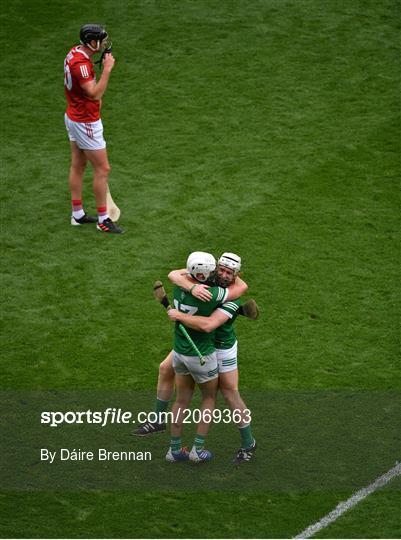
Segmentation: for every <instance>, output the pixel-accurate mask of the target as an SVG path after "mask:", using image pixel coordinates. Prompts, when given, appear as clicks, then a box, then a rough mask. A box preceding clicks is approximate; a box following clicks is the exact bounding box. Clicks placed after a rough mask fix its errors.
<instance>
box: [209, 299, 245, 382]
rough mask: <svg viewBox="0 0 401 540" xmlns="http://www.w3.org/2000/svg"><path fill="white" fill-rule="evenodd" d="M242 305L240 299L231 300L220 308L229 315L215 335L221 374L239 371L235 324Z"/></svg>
mask: <svg viewBox="0 0 401 540" xmlns="http://www.w3.org/2000/svg"><path fill="white" fill-rule="evenodd" d="M240 305H241V301H240V299H239V298H237V299H236V300H229V301H227V302H224V304H222V305H221V306H219V307H218V309H219V310H221V311H222V312H223V313H225V314H228V316H229V319H228V320H227V321H226V322H225V323H224V324H222V325H221V326H219V327H218V328H216V330H215V333H214V345H215V347H216V355H217V363H218V367H219V373H227V372H229V371H234V370H235V369H237V367H238V364H237V358H238V342H237V336H236V334H235V330H234V322H235V320H236V318H237V317H238V309H239V307H240Z"/></svg>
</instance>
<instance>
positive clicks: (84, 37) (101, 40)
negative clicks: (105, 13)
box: [79, 24, 111, 52]
mask: <svg viewBox="0 0 401 540" xmlns="http://www.w3.org/2000/svg"><path fill="white" fill-rule="evenodd" d="M79 39H80V41H81V43H82V45H84V46H85V47H88V49H90V50H91V51H93V52H99V51H101V50H103V49H106V48H107V47H110V45H111V42H110V41H109V35H108V33H107V31H106V29H105V28H104V27H103V26H101V25H100V24H84V25H83V26H81V29H80V31H79ZM92 41H96V47H95V48H94V47H93V46H92V45H91V42H92Z"/></svg>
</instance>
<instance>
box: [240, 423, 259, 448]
mask: <svg viewBox="0 0 401 540" xmlns="http://www.w3.org/2000/svg"><path fill="white" fill-rule="evenodd" d="M239 433H240V435H241V446H242V448H250V447H251V446H252V445H253V442H254V440H255V439H254V438H253V436H252V430H251V424H248V425H247V426H244V427H240V428H239Z"/></svg>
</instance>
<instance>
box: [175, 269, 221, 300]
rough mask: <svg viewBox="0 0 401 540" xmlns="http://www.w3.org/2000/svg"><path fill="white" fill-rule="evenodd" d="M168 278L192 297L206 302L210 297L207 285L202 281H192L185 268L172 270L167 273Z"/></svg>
mask: <svg viewBox="0 0 401 540" xmlns="http://www.w3.org/2000/svg"><path fill="white" fill-rule="evenodd" d="M168 279H169V280H170V281H171V283H173V284H174V285H177V287H180V289H183V290H184V291H187V292H190V293H191V294H192V296H193V297H194V298H198V300H202V302H208V301H209V300H210V299H211V298H212V295H211V293H210V292H209V287H208V286H207V285H203V284H202V283H194V281H193V280H192V279H191V278H190V277H189V275H188V272H187V270H186V269H185V268H184V269H182V270H172V271H171V272H170V273H169V275H168Z"/></svg>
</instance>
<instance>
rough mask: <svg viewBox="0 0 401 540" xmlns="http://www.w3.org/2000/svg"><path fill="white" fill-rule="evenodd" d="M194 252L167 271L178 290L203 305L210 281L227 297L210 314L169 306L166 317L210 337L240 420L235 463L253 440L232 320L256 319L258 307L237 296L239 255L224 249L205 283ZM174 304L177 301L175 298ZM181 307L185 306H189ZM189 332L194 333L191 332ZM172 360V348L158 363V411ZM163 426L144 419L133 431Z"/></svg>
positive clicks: (170, 384) (168, 388) (169, 383)
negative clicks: (240, 383) (180, 265)
mask: <svg viewBox="0 0 401 540" xmlns="http://www.w3.org/2000/svg"><path fill="white" fill-rule="evenodd" d="M197 253H199V252H195V253H194V254H192V255H191V256H190V257H189V259H188V264H187V269H186V270H174V271H172V272H171V273H170V274H169V278H170V279H171V280H172V281H173V283H175V284H176V285H177V286H179V287H180V288H181V292H182V291H186V293H187V294H189V295H192V297H193V298H196V299H198V304H197V305H202V302H203V303H205V302H207V301H208V300H209V299H210V291H209V285H218V286H220V287H224V288H226V287H227V291H228V296H227V299H226V301H225V302H223V303H222V305H220V306H218V307H217V309H215V311H213V312H210V316H202V313H201V312H200V311H198V313H197V314H194V315H188V313H183V312H182V311H183V310H182V311H178V310H171V311H169V317H170V318H171V319H172V320H177V321H180V322H181V323H183V324H184V325H186V326H187V327H188V328H189V329H192V330H195V331H197V332H196V334H195V335H196V336H197V339H199V337H201V336H202V334H201V333H202V332H203V338H202V339H205V340H210V339H212V340H213V344H214V347H215V350H216V356H217V360H218V369H219V388H220V390H221V392H222V394H223V396H224V398H225V400H226V403H227V404H228V406H229V407H230V409H231V410H232V411H240V413H241V420H240V421H239V422H238V427H239V432H240V435H241V448H240V449H239V450H238V452H237V454H236V456H235V459H234V461H235V462H237V463H240V462H243V461H249V460H250V459H251V458H252V455H253V452H254V450H255V442H254V438H253V436H252V432H251V427H250V423H249V416H248V414H247V413H246V412H244V411H248V409H247V408H246V405H245V403H244V402H243V400H242V398H241V396H240V394H239V392H238V367H237V338H236V335H235V331H234V326H233V323H234V321H235V319H236V317H237V315H239V314H241V315H245V316H247V317H249V318H251V319H256V318H257V316H258V307H257V305H256V302H255V301H254V300H249V301H248V302H246V303H245V304H243V305H242V306H241V305H240V302H239V301H238V300H236V299H237V298H238V297H239V296H241V295H242V294H244V293H245V292H246V290H247V288H248V287H247V285H246V283H245V282H244V281H243V280H242V279H241V278H240V277H239V275H238V274H239V271H240V268H241V259H240V257H238V256H237V255H235V254H233V253H224V254H223V255H222V256H221V257H220V259H219V261H218V263H217V272H216V273H215V275H214V276H213V279H212V280H210V279H209V281H208V282H207V284H206V283H202V282H201V281H200V280H199V279H198V277H197V276H196V274H194V271H195V270H196V268H195V267H194V265H193V264H192V265H191V262H192V261H193V260H194V259H193V257H192V256H196V254H197ZM201 255H202V254H201V253H199V256H200V260H199V261H198V263H199V266H198V268H197V269H198V270H200V269H201V268H202V263H201V258H202V256H201ZM199 256H198V258H199ZM191 257H192V260H191ZM188 303H189V302H188ZM191 303H192V302H191ZM177 304H178V302H176V305H177ZM181 305H182V303H181ZM184 309H186V310H188V306H187V307H186V308H184ZM189 309H190V310H191V312H192V313H194V309H195V311H196V309H197V307H196V306H192V307H190V308H189ZM199 313H200V315H199ZM203 315H205V314H203ZM205 333H206V334H209V336H208V337H206V336H205ZM210 333H211V334H210ZM191 336H192V337H193V334H191ZM172 364H173V352H171V353H169V355H168V356H167V358H166V359H165V360H164V361H163V362H162V363H161V364H160V368H159V379H158V386H157V400H156V412H157V413H160V412H163V411H166V410H167V408H168V403H169V401H170V399H171V396H172V394H173V390H174V375H175V373H174V369H173V365H172ZM165 427H166V426H165V424H163V423H156V422H153V423H151V422H145V423H144V424H142V425H141V426H140V427H139V428H138V429H137V430H136V431H135V432H134V433H135V434H136V435H140V436H145V435H150V434H152V433H157V432H162V431H164V430H165Z"/></svg>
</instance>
